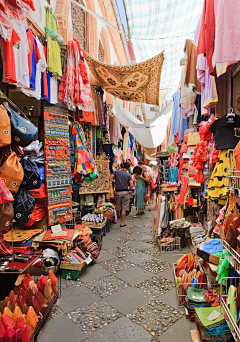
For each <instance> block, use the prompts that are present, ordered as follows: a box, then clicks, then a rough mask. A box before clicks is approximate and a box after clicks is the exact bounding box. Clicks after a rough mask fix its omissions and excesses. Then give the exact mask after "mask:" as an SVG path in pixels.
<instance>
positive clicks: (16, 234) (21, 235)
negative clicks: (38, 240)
mask: <svg viewBox="0 0 240 342" xmlns="http://www.w3.org/2000/svg"><path fill="white" fill-rule="evenodd" d="M42 231H43V230H42V229H41V228H40V229H20V228H12V229H11V230H10V231H9V232H8V233H7V234H4V235H3V238H4V240H5V241H7V242H24V241H27V240H29V239H30V238H31V237H33V236H34V235H37V234H39V233H41V232H42Z"/></svg>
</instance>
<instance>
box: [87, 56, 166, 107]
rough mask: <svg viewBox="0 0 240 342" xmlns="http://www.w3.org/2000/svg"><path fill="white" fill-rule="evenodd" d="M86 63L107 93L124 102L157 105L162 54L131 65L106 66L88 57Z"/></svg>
mask: <svg viewBox="0 0 240 342" xmlns="http://www.w3.org/2000/svg"><path fill="white" fill-rule="evenodd" d="M86 61H87V63H88V66H89V68H90V70H91V72H92V74H93V76H94V77H95V79H96V80H98V82H99V83H100V86H101V87H102V88H103V89H104V90H106V91H107V92H108V93H110V94H112V95H114V96H116V97H118V98H119V99H121V100H125V101H133V102H142V103H148V104H153V105H156V106H158V105H159V89H160V79H161V72H162V66H163V61H164V56H163V52H162V53H160V54H159V55H157V56H155V57H153V58H151V59H149V60H147V61H144V62H141V63H136V64H132V65H123V66H116V65H108V64H104V63H101V62H98V61H96V60H95V59H93V58H92V57H90V56H88V57H87V59H86Z"/></svg>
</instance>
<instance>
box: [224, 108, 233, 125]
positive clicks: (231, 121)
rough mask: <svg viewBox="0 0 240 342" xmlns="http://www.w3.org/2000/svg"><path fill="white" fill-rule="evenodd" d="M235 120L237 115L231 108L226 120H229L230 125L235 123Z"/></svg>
mask: <svg viewBox="0 0 240 342" xmlns="http://www.w3.org/2000/svg"><path fill="white" fill-rule="evenodd" d="M234 118H235V113H234V112H233V108H232V107H230V108H229V112H228V114H227V115H226V119H227V122H229V123H234V122H235V121H234Z"/></svg>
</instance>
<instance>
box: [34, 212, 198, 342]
mask: <svg viewBox="0 0 240 342" xmlns="http://www.w3.org/2000/svg"><path fill="white" fill-rule="evenodd" d="M153 218H154V213H153V212H147V213H146V214H145V215H143V216H141V217H140V218H133V213H132V214H130V216H128V217H127V220H126V223H127V227H124V228H120V227H119V223H117V224H116V225H113V226H112V227H111V232H109V233H107V236H106V237H104V238H103V247H102V251H101V254H100V257H99V260H98V263H97V264H94V265H92V266H89V267H88V268H87V269H86V270H85V272H84V273H83V275H82V276H81V278H80V279H79V280H78V281H67V280H62V296H61V298H60V299H59V301H58V303H57V305H56V306H55V308H54V311H53V312H52V314H51V317H50V318H49V320H48V321H47V323H46V325H45V327H44V328H43V331H42V333H41V335H40V336H39V340H38V341H39V342H49V341H56V342H81V341H83V342H95V341H96V342H99V341H101V342H113V341H115V342H148V341H160V342H191V337H190V329H196V326H195V324H193V323H191V322H189V321H188V320H187V319H186V318H185V316H184V313H183V309H181V308H179V307H178V301H177V297H176V289H175V286H174V281H173V270H172V254H171V253H165V254H161V253H160V251H159V247H158V245H157V243H156V241H154V239H153V235H152V227H153ZM182 252H189V249H187V248H186V249H184V250H182V251H181V253H182Z"/></svg>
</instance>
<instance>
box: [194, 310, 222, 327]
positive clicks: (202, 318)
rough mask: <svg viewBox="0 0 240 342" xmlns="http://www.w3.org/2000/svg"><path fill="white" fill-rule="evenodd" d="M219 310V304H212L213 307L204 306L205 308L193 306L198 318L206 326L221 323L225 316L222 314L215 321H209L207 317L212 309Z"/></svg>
mask: <svg viewBox="0 0 240 342" xmlns="http://www.w3.org/2000/svg"><path fill="white" fill-rule="evenodd" d="M214 310H215V311H217V312H221V311H220V310H221V306H214V307H206V308H195V311H196V314H197V315H198V318H199V319H200V321H201V322H202V324H203V325H204V327H206V328H210V327H211V326H213V325H216V324H218V323H221V322H222V321H225V318H224V316H223V314H220V315H219V316H218V318H217V319H215V321H209V320H208V319H207V318H208V317H209V315H210V314H211V313H212V312H213V311H214Z"/></svg>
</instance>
